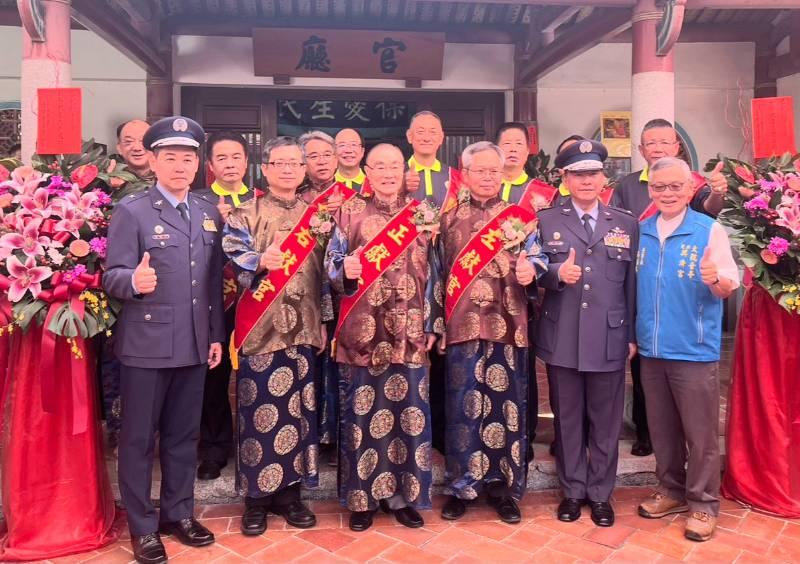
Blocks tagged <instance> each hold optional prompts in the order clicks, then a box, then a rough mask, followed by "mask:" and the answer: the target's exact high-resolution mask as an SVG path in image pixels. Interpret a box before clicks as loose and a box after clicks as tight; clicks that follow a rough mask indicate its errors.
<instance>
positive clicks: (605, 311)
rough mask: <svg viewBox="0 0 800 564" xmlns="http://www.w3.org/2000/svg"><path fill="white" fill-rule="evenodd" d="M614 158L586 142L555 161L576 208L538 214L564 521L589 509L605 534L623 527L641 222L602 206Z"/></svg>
mask: <svg viewBox="0 0 800 564" xmlns="http://www.w3.org/2000/svg"><path fill="white" fill-rule="evenodd" d="M607 156H608V152H607V150H606V148H605V147H604V146H603V145H602V144H601V143H597V142H595V141H589V140H583V141H578V142H577V143H574V144H572V145H570V146H568V147H567V148H565V149H563V150H562V151H561V153H559V154H558V156H557V157H556V161H555V164H556V166H557V167H558V168H560V169H562V170H563V171H564V182H565V184H566V185H567V188H568V189H569V191H570V195H571V202H570V203H569V204H568V205H566V206H562V207H553V208H549V209H546V210H541V211H540V212H539V231H540V234H541V238H542V242H543V245H544V252H545V253H546V254H547V256H548V257H549V268H548V271H547V273H546V274H545V275H544V276H542V277H541V278H540V279H539V284H540V285H541V286H542V287H543V288H544V289H545V295H544V301H543V302H542V308H541V311H542V313H541V317H540V319H539V327H538V332H537V341H536V355H537V356H538V357H539V358H541V359H542V360H543V361H544V362H545V365H546V368H547V378H548V382H549V384H550V402H551V407H552V409H553V414H554V415H555V421H554V423H555V431H556V469H557V471H558V478H559V482H560V483H561V489H562V493H563V495H564V499H563V500H562V501H561V503H560V504H559V506H558V511H557V515H558V519H559V520H561V521H567V522H569V521H576V520H578V519H579V518H580V516H581V507H582V506H583V505H585V504H589V505H590V507H591V516H592V521H594V523H595V524H596V525H597V526H599V527H610V526H611V525H613V524H614V509H613V508H612V506H611V503H610V499H611V494H612V492H613V490H614V484H615V481H616V477H617V459H618V457H619V434H620V430H621V427H622V412H623V407H624V392H625V361H626V359H627V358H630V356H632V355H633V354H634V353H635V351H636V345H635V335H634V325H633V319H634V313H635V305H636V277H635V261H634V259H635V252H636V248H637V245H638V243H637V241H638V222H637V221H636V218H635V217H633V216H632V215H630V214H629V213H627V212H625V211H623V210H618V209H616V208H613V207H608V206H605V205H604V204H603V203H602V202H601V201H600V199H599V195H600V192H602V190H603V188H604V186H605V183H606V177H605V174H603V161H604V160H605V159H606V157H607Z"/></svg>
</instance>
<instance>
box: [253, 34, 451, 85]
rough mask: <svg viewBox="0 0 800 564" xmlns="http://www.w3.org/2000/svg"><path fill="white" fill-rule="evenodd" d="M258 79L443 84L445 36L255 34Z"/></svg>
mask: <svg viewBox="0 0 800 564" xmlns="http://www.w3.org/2000/svg"><path fill="white" fill-rule="evenodd" d="M253 59H254V66H255V74H256V76H276V75H278V76H307V77H331V78H390V79H398V80H405V79H410V78H413V79H421V80H441V78H442V64H443V59H444V33H441V32H431V33H427V32H412V31H380V30H331V29H288V28H256V29H253Z"/></svg>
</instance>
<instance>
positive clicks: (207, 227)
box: [203, 217, 217, 233]
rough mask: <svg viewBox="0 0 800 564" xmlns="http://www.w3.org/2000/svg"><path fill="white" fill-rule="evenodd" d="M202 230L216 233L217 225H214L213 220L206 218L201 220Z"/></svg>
mask: <svg viewBox="0 0 800 564" xmlns="http://www.w3.org/2000/svg"><path fill="white" fill-rule="evenodd" d="M203 230H204V231H213V232H215V233H216V231H217V224H216V223H214V220H213V219H211V218H210V217H207V218H205V219H204V220H203Z"/></svg>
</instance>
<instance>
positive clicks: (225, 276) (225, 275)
mask: <svg viewBox="0 0 800 564" xmlns="http://www.w3.org/2000/svg"><path fill="white" fill-rule="evenodd" d="M238 294H239V287H238V285H237V284H236V272H235V271H234V270H233V264H232V263H231V262H230V261H228V263H227V264H226V265H225V268H223V269H222V304H223V305H224V306H225V311H228V310H229V309H230V308H231V307H232V306H233V304H235V303H236V296H238Z"/></svg>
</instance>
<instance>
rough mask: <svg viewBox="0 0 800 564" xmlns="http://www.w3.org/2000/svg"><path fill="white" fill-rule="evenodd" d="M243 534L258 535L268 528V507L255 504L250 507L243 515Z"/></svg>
mask: <svg viewBox="0 0 800 564" xmlns="http://www.w3.org/2000/svg"><path fill="white" fill-rule="evenodd" d="M241 530H242V534H243V535H247V536H248V537H257V536H258V535H260V534H261V533H263V532H264V531H266V530H267V508H266V507H263V506H260V505H255V506H253V507H248V508H247V509H245V511H244V515H242V526H241Z"/></svg>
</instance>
